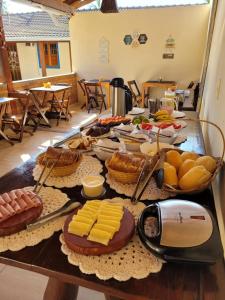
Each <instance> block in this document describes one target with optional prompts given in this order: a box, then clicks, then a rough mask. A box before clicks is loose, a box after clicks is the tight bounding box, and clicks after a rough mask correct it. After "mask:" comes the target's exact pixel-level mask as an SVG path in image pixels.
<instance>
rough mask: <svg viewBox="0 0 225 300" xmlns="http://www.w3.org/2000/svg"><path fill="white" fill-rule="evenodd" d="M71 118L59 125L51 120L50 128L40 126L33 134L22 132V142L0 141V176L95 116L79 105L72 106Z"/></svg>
mask: <svg viewBox="0 0 225 300" xmlns="http://www.w3.org/2000/svg"><path fill="white" fill-rule="evenodd" d="M71 111H72V118H71V120H70V121H69V122H66V121H63V120H62V121H61V122H60V124H59V126H56V121H55V120H51V124H52V128H43V127H42V128H40V130H37V131H36V132H35V133H34V135H33V136H30V135H29V134H28V133H25V134H24V138H23V142H22V143H16V144H15V145H14V146H11V145H10V144H9V143H7V142H6V141H5V140H1V141H0V157H1V164H0V176H2V175H4V174H5V173H7V172H8V171H10V170H11V169H12V168H14V167H16V166H18V165H19V164H21V163H23V162H24V161H26V160H28V159H29V158H30V157H32V156H34V155H37V153H38V152H40V151H43V150H44V149H45V148H47V147H48V146H50V145H53V144H54V143H56V142H57V141H59V140H61V139H62V138H63V135H64V134H65V133H67V132H69V131H70V130H71V129H75V128H76V127H77V126H80V125H81V124H82V125H84V124H85V123H87V122H90V121H91V120H93V118H95V117H96V114H95V113H90V114H88V113H87V112H86V111H80V109H79V106H78V105H76V106H73V107H72V110H71Z"/></svg>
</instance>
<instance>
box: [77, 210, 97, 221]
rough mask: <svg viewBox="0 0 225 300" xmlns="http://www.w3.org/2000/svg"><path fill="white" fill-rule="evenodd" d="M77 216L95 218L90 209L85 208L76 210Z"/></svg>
mask: <svg viewBox="0 0 225 300" xmlns="http://www.w3.org/2000/svg"><path fill="white" fill-rule="evenodd" d="M77 216H84V217H87V218H90V219H93V220H95V216H94V215H93V214H92V213H91V212H90V211H87V210H84V209H80V210H78V212H77Z"/></svg>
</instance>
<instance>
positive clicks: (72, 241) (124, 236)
mask: <svg viewBox="0 0 225 300" xmlns="http://www.w3.org/2000/svg"><path fill="white" fill-rule="evenodd" d="M75 214H76V213H75ZM73 215H74V212H73V213H72V214H71V215H69V216H68V218H67V219H66V221H65V224H64V229H63V235H64V240H65V243H66V245H67V246H68V247H69V248H70V249H71V250H73V251H74V252H77V253H80V254H85V255H100V254H106V253H112V252H114V251H117V250H119V249H121V248H123V247H124V246H126V244H127V243H128V242H129V241H130V239H131V238H132V236H133V234H134V231H135V221H134V217H133V215H132V214H131V213H130V212H129V210H128V209H126V208H124V215H123V218H122V220H121V226H120V230H119V231H117V232H116V233H115V235H114V237H113V238H112V239H111V240H110V242H109V244H108V246H105V245H103V244H100V243H96V242H92V241H88V240H87V236H85V237H80V236H78V235H75V234H71V233H69V232H68V226H69V223H70V221H71V220H72V217H73Z"/></svg>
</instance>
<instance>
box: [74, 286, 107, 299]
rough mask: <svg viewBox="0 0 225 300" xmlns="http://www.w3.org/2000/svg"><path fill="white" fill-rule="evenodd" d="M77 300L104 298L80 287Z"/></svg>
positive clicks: (100, 294)
mask: <svg viewBox="0 0 225 300" xmlns="http://www.w3.org/2000/svg"><path fill="white" fill-rule="evenodd" d="M77 300H105V296H104V295H103V294H102V293H99V292H96V291H92V290H89V289H86V288H84V287H80V288H79V293H78V297H77Z"/></svg>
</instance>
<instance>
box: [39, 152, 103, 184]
mask: <svg viewBox="0 0 225 300" xmlns="http://www.w3.org/2000/svg"><path fill="white" fill-rule="evenodd" d="M42 169H43V167H42V166H39V165H36V166H35V168H34V170H33V176H34V179H35V180H36V181H37V180H38V179H39V176H40V174H41V171H42ZM102 170H103V168H102V164H101V163H100V161H99V160H98V159H97V158H94V157H92V156H86V155H84V156H83V159H82V161H81V163H80V165H79V166H78V168H77V170H76V171H75V172H74V173H73V174H71V175H69V176H63V177H53V176H50V177H49V178H48V179H47V181H46V182H45V185H48V186H55V187H57V188H63V187H68V188H71V187H74V186H77V185H81V178H82V177H85V176H87V175H99V174H100V173H101V172H102ZM43 178H45V176H43Z"/></svg>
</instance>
